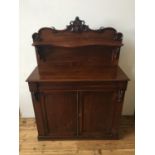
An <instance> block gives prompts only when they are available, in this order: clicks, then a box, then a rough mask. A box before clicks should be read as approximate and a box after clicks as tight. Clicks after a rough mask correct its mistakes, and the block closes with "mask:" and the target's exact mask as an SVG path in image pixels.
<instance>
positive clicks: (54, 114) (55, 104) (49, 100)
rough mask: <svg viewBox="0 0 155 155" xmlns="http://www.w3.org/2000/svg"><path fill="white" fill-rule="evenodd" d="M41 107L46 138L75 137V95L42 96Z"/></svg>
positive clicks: (53, 93) (56, 93) (49, 94)
mask: <svg viewBox="0 0 155 155" xmlns="http://www.w3.org/2000/svg"><path fill="white" fill-rule="evenodd" d="M43 104H44V105H43V107H44V110H45V117H46V118H45V120H47V129H48V136H53V137H70V136H76V135H77V93H76V92H51V93H47V94H45V95H44V102H43Z"/></svg>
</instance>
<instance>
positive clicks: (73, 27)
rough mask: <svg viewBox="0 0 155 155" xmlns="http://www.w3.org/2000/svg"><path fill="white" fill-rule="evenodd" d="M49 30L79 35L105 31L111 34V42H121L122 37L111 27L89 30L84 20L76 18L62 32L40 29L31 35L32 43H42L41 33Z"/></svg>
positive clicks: (53, 30)
mask: <svg viewBox="0 0 155 155" xmlns="http://www.w3.org/2000/svg"><path fill="white" fill-rule="evenodd" d="M46 29H48V30H50V31H51V32H52V33H59V32H60V33H62V32H75V33H80V32H89V31H90V32H96V33H104V32H106V31H111V32H113V36H112V38H111V39H112V40H115V41H122V39H123V35H122V33H120V32H117V31H116V30H115V29H114V28H112V27H106V28H104V27H101V28H99V29H90V28H89V26H88V25H86V24H85V21H84V20H81V19H80V18H79V17H76V18H75V20H73V21H71V22H70V24H69V25H68V26H67V27H66V29H64V30H57V29H56V28H54V27H50V28H49V27H44V28H41V29H40V30H39V31H38V33H34V34H33V35H32V38H33V41H34V42H35V41H38V42H39V41H42V39H41V34H40V33H41V31H44V30H46Z"/></svg>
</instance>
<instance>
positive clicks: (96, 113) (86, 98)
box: [79, 91, 115, 137]
mask: <svg viewBox="0 0 155 155" xmlns="http://www.w3.org/2000/svg"><path fill="white" fill-rule="evenodd" d="M114 104H115V92H114V91H85V92H80V94H79V106H80V107H79V120H80V123H79V130H80V133H79V134H80V136H84V137H89V136H92V137H104V136H107V135H108V134H109V135H110V132H111V128H112V120H113V115H114Z"/></svg>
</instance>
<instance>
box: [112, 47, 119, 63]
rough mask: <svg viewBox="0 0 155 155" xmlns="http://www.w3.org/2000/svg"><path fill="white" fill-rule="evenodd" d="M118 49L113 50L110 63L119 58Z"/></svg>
mask: <svg viewBox="0 0 155 155" xmlns="http://www.w3.org/2000/svg"><path fill="white" fill-rule="evenodd" d="M119 52H120V47H117V49H113V51H112V62H115V61H116V60H117V59H118V57H119Z"/></svg>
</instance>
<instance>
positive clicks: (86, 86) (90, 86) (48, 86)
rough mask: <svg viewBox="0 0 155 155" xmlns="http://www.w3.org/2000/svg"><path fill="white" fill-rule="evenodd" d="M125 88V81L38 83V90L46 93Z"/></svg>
mask: <svg viewBox="0 0 155 155" xmlns="http://www.w3.org/2000/svg"><path fill="white" fill-rule="evenodd" d="M126 87H127V81H119V82H117V81H116V82H111V81H107V82H69V83H67V82H64V83H60V82H59V83H46V82H44V83H38V90H39V91H40V92H42V91H48V90H51V91H52V90H71V91H80V90H95V89H96V90H102V89H105V90H108V89H110V90H114V89H115V90H116V89H117V90H118V89H123V90H125V89H126Z"/></svg>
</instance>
